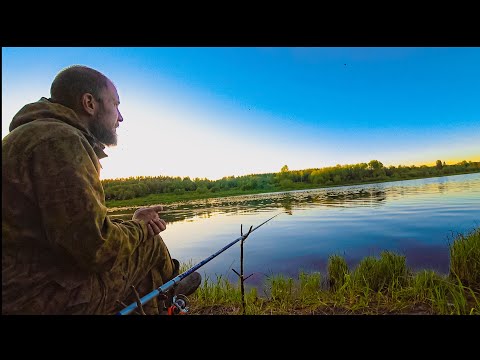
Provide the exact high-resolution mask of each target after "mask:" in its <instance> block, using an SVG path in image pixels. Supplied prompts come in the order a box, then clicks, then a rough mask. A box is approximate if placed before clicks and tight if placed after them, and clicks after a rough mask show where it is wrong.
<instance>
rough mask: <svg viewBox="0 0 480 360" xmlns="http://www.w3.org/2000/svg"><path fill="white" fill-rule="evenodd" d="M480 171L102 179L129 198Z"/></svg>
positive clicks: (439, 165)
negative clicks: (214, 178)
mask: <svg viewBox="0 0 480 360" xmlns="http://www.w3.org/2000/svg"><path fill="white" fill-rule="evenodd" d="M471 172H480V162H472V161H469V162H467V161H462V162H460V163H457V164H453V165H447V164H446V163H445V162H442V161H441V160H437V162H436V165H434V166H426V165H422V166H414V165H413V166H402V165H399V166H398V167H395V166H389V167H385V166H383V164H382V163H381V162H380V161H378V160H372V161H370V162H369V163H360V164H354V165H336V166H333V167H325V168H315V169H305V170H289V168H288V166H287V165H285V166H283V167H282V169H281V170H280V172H278V173H266V174H252V175H244V176H226V177H223V178H222V179H220V180H209V179H207V178H194V179H193V180H192V179H190V177H184V178H181V177H170V176H153V177H152V176H135V177H128V178H120V179H105V180H102V183H103V186H104V189H105V199H106V200H127V199H133V198H137V197H143V196H146V195H149V194H175V195H179V196H181V195H183V194H186V193H189V194H191V193H197V194H208V193H217V192H224V191H232V190H234V191H245V192H252V191H261V192H270V191H283V190H294V189H306V188H312V187H313V188H316V187H325V186H335V185H351V184H360V183H369V182H383V181H395V180H407V179H418V178H427V177H435V176H443V175H454V174H465V173H471Z"/></svg>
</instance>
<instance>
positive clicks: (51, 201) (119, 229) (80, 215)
mask: <svg viewBox="0 0 480 360" xmlns="http://www.w3.org/2000/svg"><path fill="white" fill-rule="evenodd" d="M99 167H100V165H99V163H98V158H97V157H96V155H95V153H94V151H93V149H92V147H91V146H90V144H89V143H88V141H86V139H83V138H82V137H80V136H68V137H65V138H59V137H57V138H54V139H49V140H48V141H44V142H42V143H41V144H39V145H37V146H36V147H35V149H34V150H33V154H32V158H31V172H32V173H31V176H32V177H33V182H34V184H35V185H34V187H35V192H36V194H35V195H36V198H37V200H38V206H39V210H40V214H41V215H40V216H41V218H42V222H43V224H44V232H45V236H46V238H47V240H48V243H49V244H50V245H51V246H52V247H53V248H54V249H55V250H57V251H59V253H60V254H64V253H65V252H66V253H68V254H69V255H71V256H72V257H73V258H74V260H75V261H76V262H77V263H78V265H79V266H81V267H83V268H85V269H86V270H88V271H94V272H101V271H108V270H110V269H111V268H112V267H114V266H115V265H116V264H117V263H119V262H122V261H123V260H124V259H126V258H127V257H129V256H131V255H132V253H133V252H134V251H135V249H136V248H137V247H138V245H139V244H140V243H142V242H143V241H145V240H146V238H147V237H148V231H147V227H146V224H145V223H144V222H143V221H140V220H128V221H116V220H115V221H112V219H111V218H110V217H109V216H108V215H107V207H106V206H105V195H104V190H103V186H102V183H101V181H100V177H99V172H98V169H99Z"/></svg>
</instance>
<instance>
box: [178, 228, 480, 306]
mask: <svg viewBox="0 0 480 360" xmlns="http://www.w3.org/2000/svg"><path fill="white" fill-rule="evenodd" d="M449 252H450V268H449V274H448V275H440V274H437V273H435V272H434V271H431V270H424V271H420V272H415V273H414V272H412V271H411V270H410V269H408V268H407V266H406V258H405V257H404V256H401V255H398V254H395V253H392V252H388V251H385V252H383V253H381V255H380V256H379V258H375V257H366V258H364V259H363V260H362V261H361V262H360V263H359V264H358V266H357V267H356V268H354V269H349V268H348V266H347V263H346V261H345V259H344V258H342V257H340V256H338V255H335V256H331V257H330V258H329V260H328V265H327V274H326V275H323V274H322V273H320V272H315V273H299V275H298V277H297V278H296V279H293V278H287V277H284V276H281V275H277V276H271V277H268V278H267V279H266V281H265V285H264V295H263V296H260V295H259V294H258V291H257V289H256V288H252V289H250V290H249V291H248V292H244V295H243V296H242V291H241V282H240V280H239V282H238V284H232V283H230V282H228V281H227V280H226V279H224V278H222V277H221V276H220V277H218V278H217V279H215V281H212V280H211V279H204V280H203V282H202V284H201V286H200V287H199V288H198V289H197V291H196V292H195V293H194V294H193V295H191V296H190V298H189V300H190V304H189V312H188V313H189V314H190V315H321V314H323V315H327V314H333V315H335V314H349V315H361V314H365V315H374V314H376V315H378V314H382V315H401V314H408V315H413V314H423V315H480V227H477V228H475V229H473V230H472V231H470V232H469V233H466V234H459V235H458V236H457V237H456V238H455V239H454V240H453V242H452V243H451V244H449ZM191 266H192V265H191V264H182V271H186V270H187V269H188V268H190V267H191ZM247 281H248V280H247Z"/></svg>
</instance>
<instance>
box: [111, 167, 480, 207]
mask: <svg viewBox="0 0 480 360" xmlns="http://www.w3.org/2000/svg"><path fill="white" fill-rule="evenodd" d="M478 173H480V171H473V172H472V171H470V172H464V173H457V174H446V175H442V176H427V177H425V176H422V177H416V178H409V179H398V180H392V179H387V180H379V181H369V182H356V183H345V184H337V185H328V186H302V187H300V186H297V187H296V188H292V189H283V190H282V189H276V190H272V191H265V190H264V189H261V190H243V191H241V190H235V191H219V192H216V193H207V194H198V193H193V194H188V193H186V194H183V195H177V194H169V193H167V194H150V195H147V196H143V197H138V198H133V199H129V200H107V201H106V206H107V208H108V211H109V212H117V211H124V210H128V209H132V208H138V207H141V206H150V205H157V204H173V203H184V202H188V201H191V200H207V199H216V198H225V197H231V196H243V195H258V194H275V193H283V192H291V191H302V190H319V189H329V188H338V187H342V186H355V185H369V184H379V183H387V182H399V181H409V180H419V179H430V178H441V177H447V176H448V177H450V176H457V175H468V174H478Z"/></svg>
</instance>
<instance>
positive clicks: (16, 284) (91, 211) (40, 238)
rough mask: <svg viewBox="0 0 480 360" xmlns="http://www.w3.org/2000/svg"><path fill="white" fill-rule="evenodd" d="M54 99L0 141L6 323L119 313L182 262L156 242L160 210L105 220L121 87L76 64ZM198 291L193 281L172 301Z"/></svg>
mask: <svg viewBox="0 0 480 360" xmlns="http://www.w3.org/2000/svg"><path fill="white" fill-rule="evenodd" d="M50 93H51V98H50V99H46V98H41V99H40V100H39V101H37V102H35V103H32V104H28V105H25V106H24V107H23V108H22V109H21V110H20V111H19V112H18V113H17V114H16V115H15V116H14V118H13V120H12V122H11V124H10V128H9V130H10V133H9V134H8V135H7V136H5V138H4V139H3V140H2V314H115V313H116V312H118V311H119V310H121V309H122V308H123V307H124V306H125V305H129V304H130V303H132V302H134V301H135V290H136V291H137V292H138V294H139V295H140V297H141V296H143V295H146V294H147V293H150V292H151V291H153V290H155V289H157V288H158V287H160V286H161V285H162V284H164V283H165V282H166V281H168V280H170V279H172V278H173V277H175V276H177V275H178V274H179V262H178V261H177V260H176V259H172V258H171V257H170V253H169V251H168V249H167V247H166V245H165V243H164V242H163V240H162V238H161V237H160V235H159V234H160V232H161V231H164V230H165V229H166V223H165V221H164V220H163V219H161V218H160V217H159V215H158V212H159V211H161V210H162V207H161V206H154V207H149V208H148V207H147V208H140V209H138V210H136V211H135V213H134V214H133V217H132V220H129V221H123V220H120V219H112V218H110V217H109V216H108V215H107V208H106V206H105V196H104V191H103V187H102V183H101V181H100V169H101V165H100V162H99V160H100V159H102V158H104V157H106V156H107V155H106V154H105V153H104V151H103V149H104V148H105V146H114V145H116V144H117V134H116V128H117V127H118V126H119V124H120V123H121V122H122V121H123V117H122V115H121V114H120V111H119V109H118V106H119V104H120V100H119V96H118V93H117V89H116V88H115V86H114V84H113V83H112V82H111V81H110V80H109V79H108V78H107V77H105V76H104V75H103V74H101V73H100V72H98V71H96V70H94V69H91V68H88V67H85V66H78V65H76V66H71V67H68V68H66V69H64V70H62V71H61V72H60V73H58V75H57V76H56V77H55V79H54V81H53V82H52V85H51V89H50ZM142 160H143V161H148V160H149V159H148V158H147V157H146V158H145V159H139V161H142ZM200 282H201V276H200V274H199V273H198V272H194V273H192V274H190V275H189V276H187V277H186V278H184V279H183V280H182V281H180V282H179V283H178V284H177V285H176V286H175V288H174V289H172V292H171V293H170V294H169V298H170V299H171V297H172V296H173V295H175V294H180V293H181V294H184V295H189V294H191V293H192V292H194V291H195V290H196V289H197V287H198V286H199V285H200ZM132 286H133V287H134V288H133V287H132ZM122 304H123V305H122ZM144 311H145V313H147V314H162V313H165V304H164V303H163V301H162V300H161V299H157V298H155V299H153V300H151V301H149V302H147V304H145V306H144Z"/></svg>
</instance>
